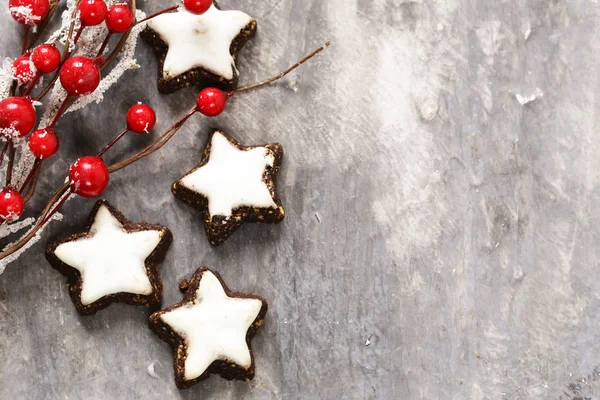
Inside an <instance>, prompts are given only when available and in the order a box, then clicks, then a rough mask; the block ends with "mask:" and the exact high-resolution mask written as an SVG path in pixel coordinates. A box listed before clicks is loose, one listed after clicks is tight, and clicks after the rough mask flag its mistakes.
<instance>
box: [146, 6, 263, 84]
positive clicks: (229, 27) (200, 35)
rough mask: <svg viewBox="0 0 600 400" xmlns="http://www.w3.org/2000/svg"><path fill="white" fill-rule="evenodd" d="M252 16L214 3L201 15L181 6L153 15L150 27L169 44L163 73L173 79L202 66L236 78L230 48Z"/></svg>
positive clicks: (227, 77)
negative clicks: (174, 10)
mask: <svg viewBox="0 0 600 400" xmlns="http://www.w3.org/2000/svg"><path fill="white" fill-rule="evenodd" d="M252 20H253V18H252V17H251V16H249V15H247V14H245V13H243V12H241V11H221V10H219V9H217V8H216V7H215V6H214V5H212V6H211V7H210V8H209V9H208V11H207V12H206V13H204V14H202V15H194V14H191V13H189V12H187V11H185V10H182V9H180V11H177V12H174V13H167V14H162V15H159V16H158V17H155V18H153V19H151V20H150V21H148V27H149V28H150V29H152V30H153V31H154V32H156V33H157V34H158V35H159V36H160V37H161V38H162V40H163V41H164V42H165V43H166V44H167V46H169V49H168V51H167V56H166V58H165V62H164V65H163V77H164V78H165V79H171V78H174V77H176V76H177V75H181V74H183V73H184V72H187V71H189V70H191V69H193V68H198V67H202V68H204V69H206V70H208V71H210V72H212V73H214V74H215V75H218V76H222V77H223V78H225V79H227V80H231V79H233V71H234V68H235V63H234V61H233V57H232V56H231V53H230V52H229V48H230V46H231V42H232V41H233V40H234V39H235V38H236V36H237V35H239V33H240V32H241V31H242V30H243V29H244V28H245V27H246V26H247V25H248V24H249V23H250V22H251V21H252Z"/></svg>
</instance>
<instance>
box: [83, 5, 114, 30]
mask: <svg viewBox="0 0 600 400" xmlns="http://www.w3.org/2000/svg"><path fill="white" fill-rule="evenodd" d="M107 13H108V7H106V3H105V2H104V0H83V1H82V2H81V3H79V18H80V19H81V25H83V26H96V25H100V24H101V23H102V22H104V20H105V19H106V14H107Z"/></svg>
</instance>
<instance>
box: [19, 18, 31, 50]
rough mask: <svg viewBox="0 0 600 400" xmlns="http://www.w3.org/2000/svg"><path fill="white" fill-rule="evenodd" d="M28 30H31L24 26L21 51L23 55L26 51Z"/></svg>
mask: <svg viewBox="0 0 600 400" xmlns="http://www.w3.org/2000/svg"><path fill="white" fill-rule="evenodd" d="M30 29H31V28H29V25H25V34H24V35H23V51H21V54H25V52H26V51H27V39H28V38H29V30H30Z"/></svg>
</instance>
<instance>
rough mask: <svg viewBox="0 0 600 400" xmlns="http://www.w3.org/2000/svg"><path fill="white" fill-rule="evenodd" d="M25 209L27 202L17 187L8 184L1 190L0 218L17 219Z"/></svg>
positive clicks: (9, 220)
mask: <svg viewBox="0 0 600 400" xmlns="http://www.w3.org/2000/svg"><path fill="white" fill-rule="evenodd" d="M24 209H25V202H24V201H23V197H22V196H21V194H20V193H19V192H18V191H17V190H16V189H14V188H13V187H11V186H7V187H5V188H4V189H2V191H0V219H1V220H2V221H7V222H13V221H15V220H17V219H18V218H19V217H20V216H21V214H23V210H24Z"/></svg>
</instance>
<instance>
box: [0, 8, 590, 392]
mask: <svg viewBox="0 0 600 400" xmlns="http://www.w3.org/2000/svg"><path fill="white" fill-rule="evenodd" d="M5 3H6V2H5ZM166 4H171V3H169V2H161V1H158V0H154V1H146V2H145V4H144V3H143V2H142V4H141V6H142V7H143V8H145V9H146V10H147V11H151V12H154V11H157V10H159V9H161V8H163V7H164V6H165V5H166ZM221 4H222V6H223V8H225V9H241V10H243V11H246V12H248V13H249V14H252V15H253V16H255V17H256V18H257V19H258V22H259V33H258V36H257V37H256V38H255V40H253V41H252V42H251V43H249V44H248V45H247V46H246V48H245V49H244V51H243V52H242V56H241V59H240V62H239V69H240V71H241V81H242V82H243V83H250V82H254V81H257V80H260V79H262V78H263V77H266V76H269V75H271V74H272V73H274V72H278V71H280V70H282V69H284V68H285V67H287V66H288V65H289V64H291V63H293V62H295V61H296V60H297V59H298V58H299V57H300V56H302V55H303V54H305V53H307V52H308V51H310V50H312V49H313V48H316V47H318V46H320V45H321V44H322V43H323V42H324V41H325V40H331V41H332V42H333V46H332V47H331V48H330V49H329V50H328V51H326V52H325V53H324V54H323V55H322V56H320V57H318V58H316V59H315V60H314V61H313V62H311V63H310V64H308V65H306V66H305V67H303V68H302V69H300V70H298V71H297V72H294V73H293V74H292V75H291V76H290V77H289V78H287V79H285V80H284V81H282V82H280V83H279V84H277V85H274V86H273V87H270V88H265V89H262V90H259V91H256V92H253V93H251V94H248V95H244V96H239V97H238V98H236V99H235V100H234V101H232V102H231V103H230V105H229V108H228V110H227V113H226V114H224V115H223V116H221V117H219V118H217V119H214V120H208V119H206V118H200V117H195V118H193V120H192V121H191V122H190V123H188V124H187V125H186V126H185V128H184V130H183V131H182V132H181V133H180V134H179V135H177V136H176V137H175V138H174V139H173V141H172V142H171V143H170V144H169V145H168V146H167V147H165V148H164V149H163V150H162V151H161V152H160V153H156V154H155V155H153V156H152V157H149V158H147V159H145V160H143V161H141V162H139V163H136V164H135V165H133V166H131V167H129V168H128V169H126V170H123V171H121V172H118V173H116V174H114V175H113V176H112V177H111V184H110V187H109V190H107V192H106V194H105V196H104V197H105V198H106V199H107V200H109V201H110V202H112V203H113V204H115V205H116V206H117V207H118V208H119V209H120V210H121V211H123V212H124V213H125V215H126V216H128V217H129V218H131V219H133V220H147V221H149V222H156V223H163V224H166V225H167V226H169V228H170V229H171V230H172V231H173V233H174V236H175V242H174V245H173V247H172V249H171V251H170V254H169V256H168V259H167V261H166V262H165V263H164V264H163V266H162V277H163V280H164V283H165V291H164V304H165V305H169V304H172V303H173V302H176V301H178V300H179V299H180V296H181V295H180V294H179V292H178V289H177V283H178V281H179V280H180V279H181V278H182V277H184V276H185V275H187V274H189V273H191V272H192V271H193V270H195V269H196V267H198V266H201V265H203V266H207V267H210V268H213V269H216V270H217V271H219V272H220V273H221V274H222V276H223V277H224V279H225V280H226V282H227V283H228V284H229V286H230V287H231V288H232V289H235V290H240V291H247V292H252V293H256V294H259V295H261V296H264V297H265V298H267V299H268V300H269V302H270V310H269V313H268V315H267V320H266V324H265V325H264V326H263V328H262V329H261V331H260V332H259V334H258V336H257V337H256V339H255V340H254V349H255V355H256V363H257V375H256V378H255V379H254V381H252V382H248V383H245V382H235V383H230V382H227V381H224V380H222V379H219V378H217V377H214V378H211V379H210V380H208V381H206V382H205V383H203V384H200V385H197V386H196V387H194V388H193V389H191V390H187V391H178V390H177V389H176V388H175V385H174V384H173V373H172V364H171V349H170V348H169V346H168V345H166V344H165V343H163V342H161V341H160V340H158V339H157V338H156V337H155V336H154V335H153V334H152V333H151V332H150V331H149V330H148V329H147V328H146V321H147V318H148V315H149V311H148V310H146V309H143V308H139V307H131V306H125V305H114V306H111V307H110V308H109V309H106V310H104V311H102V312H100V313H99V314H97V315H96V316H92V317H86V318H80V317H78V316H77V315H76V313H75V309H74V308H73V306H72V304H71V301H70V299H69V298H68V295H67V291H66V289H65V285H64V278H63V277H62V276H61V275H59V274H58V273H57V272H55V271H54V270H52V269H51V268H50V267H49V265H48V264H47V263H46V261H45V259H44V257H43V248H44V247H43V244H45V243H46V242H47V241H48V240H50V239H55V238H59V237H64V236H65V235H67V234H69V233H71V232H75V231H78V230H80V229H81V227H82V224H83V222H84V220H85V218H86V215H87V213H88V212H89V210H90V209H91V207H92V205H93V201H90V200H84V199H75V200H74V201H71V202H69V203H68V206H67V208H66V210H67V214H68V216H67V218H66V220H65V221H64V222H63V223H59V224H58V223H55V224H53V225H52V226H51V228H50V229H49V230H48V231H47V232H46V234H45V237H44V240H43V243H39V244H37V245H35V246H34V247H33V248H31V249H30V251H29V252H28V254H27V255H26V256H25V257H23V258H22V259H21V260H20V261H19V262H17V263H14V264H12V265H10V266H9V268H8V269H7V271H6V272H5V273H4V274H3V275H2V276H0V398H2V399H21V398H28V399H87V400H92V399H111V400H116V399H162V398H169V399H173V398H181V399H190V400H191V399H200V398H215V399H220V398H224V399H225V398H227V399H238V398H249V399H250V398H257V399H258V398H260V399H267V398H273V399H280V398H281V399H296V398H328V399H329V398H330V399H361V398H373V399H438V398H439V399H538V398H540V399H559V398H562V399H569V398H581V399H583V398H596V396H598V391H599V390H600V389H598V387H599V386H600V370H597V367H598V365H600V340H599V338H600V336H599V335H600V333H599V330H600V300H599V299H600V296H599V293H600V269H599V265H598V264H599V262H598V241H599V240H600V228H599V226H600V225H599V222H600V220H599V211H600V202H599V200H600V161H599V156H598V154H599V153H600V145H599V141H598V138H599V135H598V133H597V126H598V122H599V121H598V118H599V115H600V114H599V113H598V107H600V101H599V100H598V96H597V93H598V91H599V89H600V78H599V75H598V72H597V71H598V65H600V52H599V51H598V50H599V45H598V43H600V35H599V29H600V26H599V25H598V21H600V3H598V2H597V1H591V0H551V1H549V0H506V1H483V0H413V1H408V0H304V1H293V0H287V1H280V0H246V1H242V0H223V1H222V2H221ZM0 29H1V31H2V35H1V36H0V45H1V47H0V49H1V53H2V54H4V55H7V56H16V55H17V51H18V50H17V49H18V46H19V44H20V40H21V39H20V30H19V27H18V26H17V25H16V24H14V23H12V21H11V19H10V17H9V15H8V12H7V11H3V12H2V13H0ZM138 55H139V58H138V60H139V62H140V64H142V66H143V68H142V69H141V70H138V71H132V72H129V73H127V75H126V77H125V79H124V80H123V81H122V82H121V85H120V87H119V88H115V89H114V90H111V91H110V93H109V95H108V96H107V99H106V101H105V102H104V103H103V104H100V105H94V106H91V107H89V108H87V109H86V110H85V111H84V112H82V113H80V114H78V115H77V116H75V117H73V116H71V117H70V118H66V119H64V120H62V121H61V122H60V124H59V125H58V130H59V131H60V135H61V140H62V143H63V146H62V149H61V153H60V157H58V158H56V159H54V160H53V161H52V167H51V169H47V170H46V172H45V173H44V175H43V176H42V180H43V181H44V183H43V184H42V185H41V187H40V190H39V193H40V194H39V195H38V197H37V202H36V203H37V206H38V207H39V206H40V205H41V204H42V201H45V199H46V195H45V193H48V192H49V191H50V190H52V189H53V188H56V187H58V186H59V185H60V183H61V182H62V180H63V179H64V176H65V174H66V171H67V168H68V165H69V163H70V162H72V161H73V159H74V158H76V155H83V154H91V153H95V152H97V150H98V149H99V148H100V147H101V146H102V145H103V144H104V143H106V142H107V141H108V140H109V139H110V138H112V137H113V136H114V135H115V134H116V133H117V132H118V131H119V130H120V129H121V128H122V127H123V116H124V114H125V112H126V110H127V109H128V107H129V106H131V105H132V104H134V103H135V102H136V101H139V100H141V101H147V102H150V103H151V104H152V105H154V106H155V107H156V108H157V110H158V116H159V119H160V122H159V125H158V127H157V129H156V131H155V134H157V133H158V132H161V131H162V130H163V129H164V128H165V127H167V126H169V125H170V124H171V122H172V121H173V120H174V119H175V118H177V117H179V116H180V115H182V113H183V112H184V110H185V109H187V108H188V107H189V106H190V105H191V104H192V103H193V101H194V98H195V91H194V90H185V91H181V92H179V93H177V94H174V95H170V96H161V95H159V94H158V92H157V90H156V83H155V74H156V63H155V60H154V57H153V56H152V54H151V51H150V49H149V48H148V47H147V46H145V45H144V44H141V45H140V47H139V50H138ZM542 94H543V96H542ZM212 127H221V128H222V129H224V130H225V131H227V132H229V133H231V134H232V135H234V136H235V137H237V138H238V139H240V140H241V141H242V142H244V143H246V144H262V143H264V142H267V141H279V142H281V143H282V144H283V146H284V149H285V151H286V160H285V163H284V165H283V170H282V174H281V177H280V179H279V188H280V192H281V196H282V198H283V202H284V205H285V206H286V209H287V216H286V220H285V221H284V222H283V223H282V224H280V225H278V226H273V227H270V226H254V225H252V226H245V227H244V228H243V229H241V230H240V231H239V232H238V233H237V234H236V235H235V236H233V237H232V238H231V239H230V240H229V241H228V242H227V244H226V245H225V246H223V247H219V248H216V249H215V248H211V247H209V245H208V243H207V241H206V238H205V233H204V230H203V228H202V226H201V224H200V220H199V214H198V213H197V212H195V211H193V210H192V209H190V208H189V207H187V206H185V205H183V204H182V203H181V202H179V201H177V200H176V199H175V198H174V197H173V195H172V194H171V193H170V190H169V187H170V184H171V182H173V181H174V180H175V179H177V178H178V177H180V176H181V175H182V174H183V173H184V172H186V171H187V170H188V169H189V168H190V167H191V166H193V165H194V164H195V163H196V162H197V161H198V160H199V158H200V152H201V150H202V147H203V145H204V142H205V140H206V135H207V133H208V132H209V131H210V129H211V128H212ZM150 139H151V138H150V137H139V136H138V137H134V136H131V137H128V138H127V139H126V140H124V141H123V143H120V144H119V146H118V147H117V148H116V149H114V151H111V153H110V154H109V155H108V158H109V159H110V160H114V159H117V158H120V157H122V155H123V154H125V153H129V152H133V151H135V149H138V148H141V147H142V146H143V145H144V143H146V142H148V141H149V140H150ZM367 339H368V340H367ZM150 365H153V366H154V368H155V373H156V376H155V377H152V376H150V374H149V373H148V368H149V366H150ZM577 396H580V397H577Z"/></svg>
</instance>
